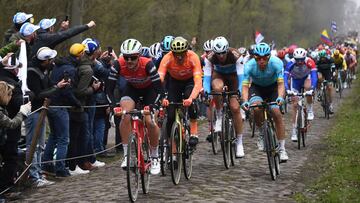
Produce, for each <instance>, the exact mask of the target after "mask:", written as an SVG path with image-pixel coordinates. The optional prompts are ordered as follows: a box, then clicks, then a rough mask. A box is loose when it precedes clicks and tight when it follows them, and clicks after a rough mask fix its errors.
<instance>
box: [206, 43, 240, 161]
mask: <svg viewBox="0 0 360 203" xmlns="http://www.w3.org/2000/svg"><path fill="white" fill-rule="evenodd" d="M213 52H214V53H213V54H211V55H210V56H209V63H207V64H206V66H205V68H204V72H206V74H205V75H204V91H205V92H206V93H210V89H211V87H212V89H213V90H214V91H215V92H222V91H223V87H224V86H225V85H226V86H228V88H229V89H228V90H229V91H238V90H239V92H241V82H242V78H243V73H244V69H243V66H241V57H240V53H239V51H238V50H237V49H234V48H231V47H229V42H228V41H227V40H226V38H225V37H217V38H215V40H214V46H213ZM210 81H211V83H210ZM210 86H211V87H210ZM214 99H215V108H216V122H215V129H214V131H215V132H220V131H221V118H222V113H223V112H222V103H221V96H215V97H214ZM230 110H231V112H232V115H233V118H234V124H235V131H236V135H237V141H236V146H237V147H236V157H239V158H240V157H244V155H245V154H244V147H243V144H242V137H243V134H242V131H243V120H242V117H241V113H240V104H239V98H238V96H236V95H233V96H232V97H231V99H230Z"/></svg>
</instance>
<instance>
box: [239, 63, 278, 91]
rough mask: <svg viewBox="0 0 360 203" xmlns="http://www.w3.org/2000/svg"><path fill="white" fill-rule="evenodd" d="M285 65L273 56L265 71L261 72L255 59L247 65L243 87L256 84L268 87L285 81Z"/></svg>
mask: <svg viewBox="0 0 360 203" xmlns="http://www.w3.org/2000/svg"><path fill="white" fill-rule="evenodd" d="M283 67H284V64H283V62H282V61H281V59H279V58H278V57H276V56H271V57H270V59H269V62H268V64H267V66H266V69H265V70H260V68H259V66H258V64H257V62H256V60H255V59H251V60H250V61H248V62H247V63H246V64H245V68H244V79H243V85H249V84H250V81H251V83H254V84H256V85H259V86H262V87H266V86H269V85H272V84H274V83H275V82H283V81H284V68H283Z"/></svg>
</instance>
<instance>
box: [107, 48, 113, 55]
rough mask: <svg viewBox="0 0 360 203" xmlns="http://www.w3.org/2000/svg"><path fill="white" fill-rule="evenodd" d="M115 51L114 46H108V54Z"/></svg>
mask: <svg viewBox="0 0 360 203" xmlns="http://www.w3.org/2000/svg"><path fill="white" fill-rule="evenodd" d="M112 52H113V48H112V47H110V46H109V47H108V55H109V56H111V53H112Z"/></svg>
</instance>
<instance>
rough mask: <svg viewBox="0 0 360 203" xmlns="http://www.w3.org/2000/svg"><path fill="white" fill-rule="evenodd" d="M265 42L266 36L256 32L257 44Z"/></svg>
mask: <svg viewBox="0 0 360 203" xmlns="http://www.w3.org/2000/svg"><path fill="white" fill-rule="evenodd" d="M263 40H264V36H263V35H262V34H261V33H260V32H259V31H256V32H255V44H259V43H260V42H261V41H263Z"/></svg>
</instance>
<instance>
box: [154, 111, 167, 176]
mask: <svg viewBox="0 0 360 203" xmlns="http://www.w3.org/2000/svg"><path fill="white" fill-rule="evenodd" d="M157 121H158V126H159V127H160V140H159V151H160V171H161V175H162V176H166V171H167V170H168V169H169V167H168V166H169V165H168V162H169V160H170V158H169V156H170V152H169V144H168V143H169V139H168V138H169V136H168V134H167V131H166V125H167V117H166V113H165V110H164V109H163V108H160V109H159V114H158V120H157Z"/></svg>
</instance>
